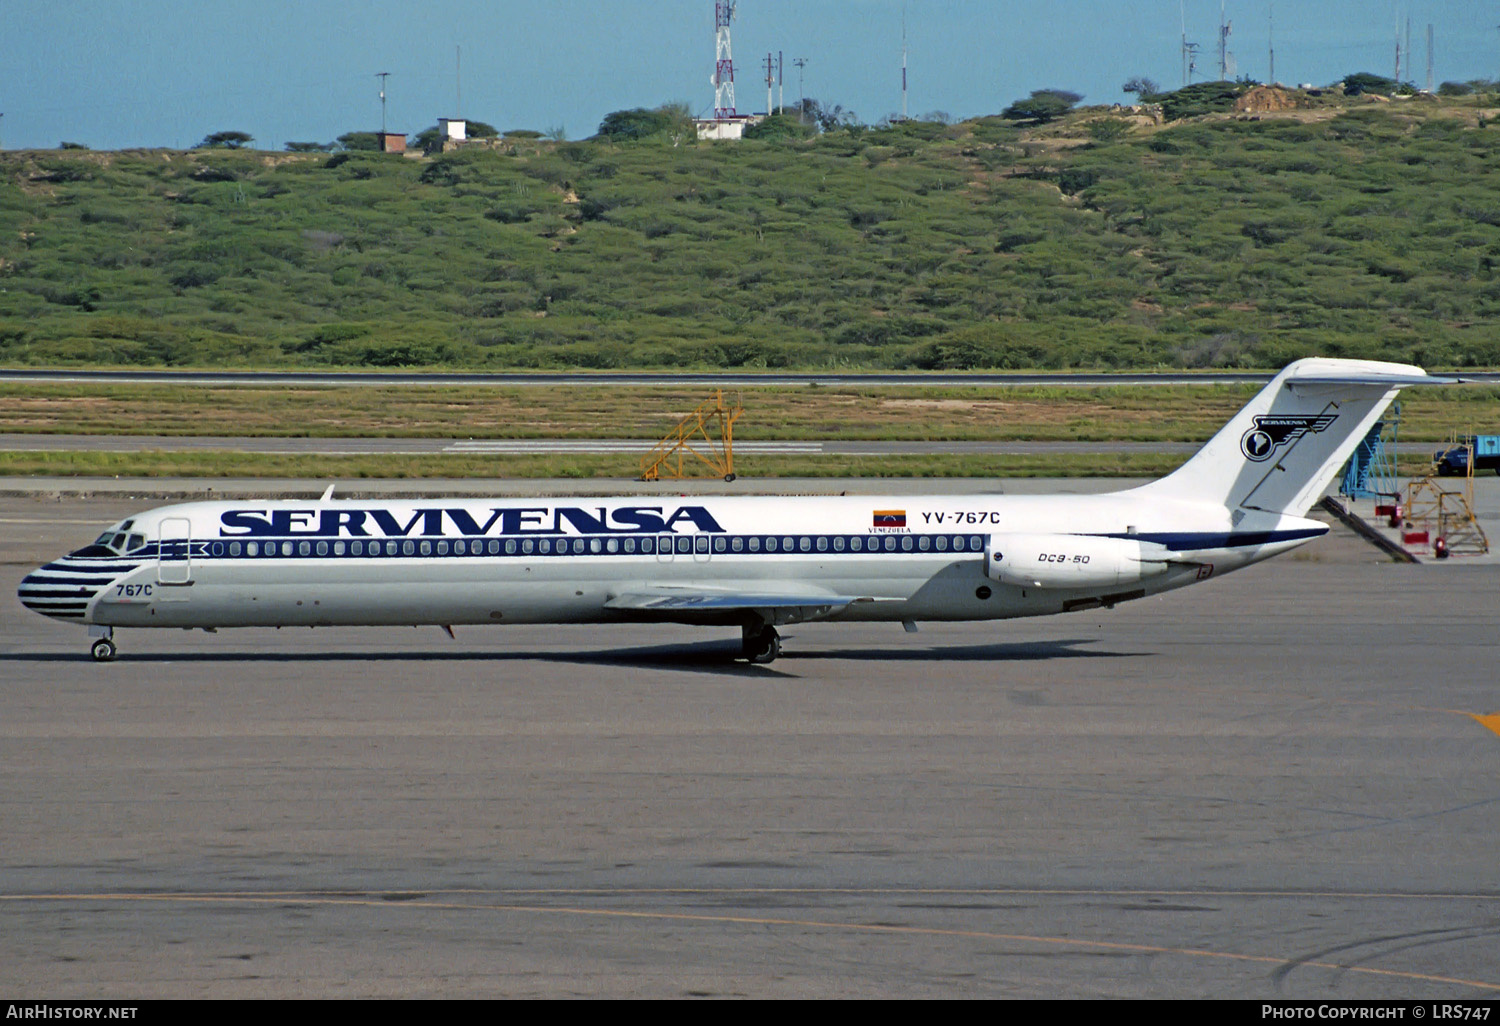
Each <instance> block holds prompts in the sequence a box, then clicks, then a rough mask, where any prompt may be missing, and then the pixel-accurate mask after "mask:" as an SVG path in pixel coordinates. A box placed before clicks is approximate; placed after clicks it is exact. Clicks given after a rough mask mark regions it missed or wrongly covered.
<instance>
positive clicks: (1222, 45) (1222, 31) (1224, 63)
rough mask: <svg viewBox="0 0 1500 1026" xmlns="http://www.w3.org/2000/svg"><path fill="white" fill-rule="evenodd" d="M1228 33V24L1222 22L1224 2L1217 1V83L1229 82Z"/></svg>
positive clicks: (1222, 0)
mask: <svg viewBox="0 0 1500 1026" xmlns="http://www.w3.org/2000/svg"><path fill="white" fill-rule="evenodd" d="M1229 31H1230V23H1229V22H1227V21H1225V20H1224V0H1219V81H1220V82H1227V81H1229V75H1230V68H1229V64H1230V59H1231V58H1230V55H1229Z"/></svg>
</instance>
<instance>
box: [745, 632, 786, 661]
mask: <svg viewBox="0 0 1500 1026" xmlns="http://www.w3.org/2000/svg"><path fill="white" fill-rule="evenodd" d="M779 655H781V635H780V634H777V633H776V628H775V627H766V628H764V629H763V630H761V631H760V632H759V633H757V634H755V635H754V636H752V637H747V638H746V639H745V658H746V659H748V660H749V661H750V662H752V663H754V664H756V665H760V666H763V665H765V664H766V663H770V662H775V660H776V657H777V656H779Z"/></svg>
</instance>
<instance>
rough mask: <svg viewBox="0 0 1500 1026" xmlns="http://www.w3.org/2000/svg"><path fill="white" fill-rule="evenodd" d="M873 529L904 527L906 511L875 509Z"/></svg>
mask: <svg viewBox="0 0 1500 1026" xmlns="http://www.w3.org/2000/svg"><path fill="white" fill-rule="evenodd" d="M873 526H875V527H905V526H906V510H904V509H877V510H876V511H875V518H874V525H873Z"/></svg>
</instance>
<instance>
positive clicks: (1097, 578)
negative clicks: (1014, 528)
mask: <svg viewBox="0 0 1500 1026" xmlns="http://www.w3.org/2000/svg"><path fill="white" fill-rule="evenodd" d="M989 541H990V545H989V549H988V550H987V551H986V552H985V554H984V572H985V574H987V575H988V576H989V577H992V578H993V579H995V580H997V581H1000V582H1001V583H1002V584H1013V585H1017V586H1019V587H1023V588H1111V587H1114V586H1115V585H1120V584H1133V583H1135V582H1137V581H1141V580H1144V579H1145V578H1147V577H1155V576H1156V575H1157V574H1164V573H1166V572H1167V569H1168V567H1169V566H1170V559H1171V555H1172V553H1171V550H1169V549H1167V548H1166V547H1165V546H1162V545H1157V544H1156V543H1154V542H1142V541H1138V540H1136V539H1134V538H1100V537H1097V536H1095V535H1086V534H992V535H990V538H989Z"/></svg>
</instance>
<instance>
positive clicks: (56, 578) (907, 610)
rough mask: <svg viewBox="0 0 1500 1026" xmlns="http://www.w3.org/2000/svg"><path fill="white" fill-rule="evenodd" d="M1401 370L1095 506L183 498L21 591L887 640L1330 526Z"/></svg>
mask: <svg viewBox="0 0 1500 1026" xmlns="http://www.w3.org/2000/svg"><path fill="white" fill-rule="evenodd" d="M1444 383H1447V382H1446V381H1444V380H1443V379H1438V378H1433V377H1429V376H1428V375H1427V374H1426V373H1425V372H1424V371H1423V370H1421V369H1420V368H1418V367H1411V366H1406V365H1403V364H1393V363H1374V362H1369V361H1356V360H1328V359H1308V360H1299V361H1298V362H1296V363H1294V364H1292V365H1291V366H1289V367H1287V368H1286V369H1285V370H1283V371H1282V372H1281V373H1280V374H1278V375H1277V376H1276V377H1275V379H1274V380H1272V381H1271V383H1270V384H1268V385H1267V386H1266V387H1265V389H1264V390H1263V391H1261V392H1260V393H1259V394H1258V395H1256V396H1255V398H1254V399H1252V400H1251V402H1250V403H1249V405H1247V406H1246V407H1245V408H1244V409H1243V410H1241V411H1240V412H1239V414H1238V415H1236V416H1235V417H1234V419H1232V420H1231V421H1230V422H1229V423H1228V424H1227V425H1226V426H1225V427H1224V428H1223V429H1222V430H1221V431H1219V433H1218V434H1217V435H1215V436H1214V437H1213V439H1212V440H1210V441H1209V442H1208V444H1207V445H1205V446H1204V447H1203V448H1202V449H1201V450H1200V451H1199V452H1198V453H1197V454H1196V455H1195V456H1194V457H1193V458H1192V459H1190V460H1189V461H1188V462H1187V463H1185V464H1184V465H1183V466H1182V467H1180V468H1179V469H1178V470H1177V471H1176V472H1174V473H1173V474H1171V475H1169V476H1168V477H1165V478H1162V479H1161V480H1159V481H1155V482H1153V483H1151V484H1148V485H1145V486H1143V487H1139V488H1133V489H1130V490H1128V491H1122V492H1114V493H1110V494H1104V495H1068V496H1043V495H947V496H944V495H934V496H927V497H920V498H917V497H904V498H895V497H885V498H866V497H824V498H772V497H719V498H707V497H705V498H694V499H687V498H680V499H671V500H656V499H650V498H642V497H638V496H637V497H632V498H618V499H574V500H562V501H553V500H541V499H537V500H521V501H493V500H472V499H431V500H426V501H417V502H399V503H384V502H372V501H365V500H336V499H333V498H331V493H332V489H331V488H330V489H329V492H328V493H325V495H324V497H323V498H322V499H320V500H318V501H315V502H305V501H284V500H279V501H265V502H194V503H187V504H182V505H175V506H163V507H161V508H159V509H153V510H150V511H148V512H145V513H140V514H137V515H136V516H133V517H130V518H128V519H126V520H123V521H121V522H120V523H118V524H116V525H114V526H113V527H111V528H110V529H109V530H107V531H105V532H104V533H103V534H102V535H100V536H99V538H98V540H97V541H95V542H94V543H93V544H92V545H89V546H87V547H85V548H82V549H79V550H78V551H76V552H73V553H70V554H69V555H67V556H63V557H61V558H59V559H57V560H55V561H53V562H50V563H48V564H46V565H45V566H43V567H40V568H39V569H37V570H36V571H35V572H33V573H31V574H29V575H28V576H27V577H26V578H25V580H23V581H22V582H21V587H20V597H21V601H22V603H24V604H25V605H26V606H27V607H28V608H29V609H33V610H35V611H37V612H39V613H43V614H45V615H47V616H51V617H55V618H57V619H61V620H67V621H70V622H75V623H81V624H85V625H87V626H88V628H89V634H90V635H91V636H92V637H94V638H95V639H96V640H95V641H94V642H93V657H94V658H95V659H97V660H100V661H107V660H110V659H113V658H114V657H115V652H116V649H115V643H114V640H113V636H114V630H115V628H119V627H186V628H193V627H198V628H204V629H206V630H214V629H217V628H220V627H264V626H277V627H284V626H308V627H334V626H341V625H351V626H352V625H363V626H382V625H417V624H431V625H437V626H441V627H445V628H447V629H448V630H449V631H450V633H451V630H452V627H453V626H455V625H458V624H511V623H533V624H534V623H557V624H587V623H619V622H637V623H639V622H653V621H656V622H660V621H671V622H677V623H688V624H703V625H710V626H723V627H733V626H738V627H740V628H741V631H742V635H743V644H744V652H743V654H744V657H745V658H746V659H748V660H750V661H751V662H756V663H768V662H770V661H771V660H773V659H775V658H776V657H777V655H778V654H779V652H780V638H779V636H778V634H777V631H776V628H777V627H779V626H783V625H786V624H793V623H800V622H803V621H808V620H830V621H853V620H861V621H873V620H883V621H891V622H899V623H902V624H904V625H905V626H906V627H907V629H908V630H915V624H916V622H917V621H920V620H996V619H1006V618H1009V617H1018V616H1041V615H1045V614H1049V613H1067V612H1072V611H1075V610H1082V609H1093V608H1097V607H1100V606H1104V607H1113V606H1115V605H1117V604H1118V603H1121V602H1129V601H1130V600H1132V599H1138V598H1142V597H1144V596H1147V595H1154V594H1157V593H1159V592H1163V591H1168V590H1170V589H1173V588H1180V587H1183V586H1184V585H1188V584H1193V583H1195V582H1198V581H1205V580H1208V579H1209V578H1210V577H1215V576H1219V575H1221V574H1224V573H1227V572H1228V571H1231V570H1237V569H1239V568H1240V567H1244V566H1248V565H1250V564H1251V563H1256V562H1259V561H1260V560H1263V559H1267V558H1269V557H1271V556H1274V555H1277V554H1279V553H1282V552H1286V551H1287V550H1289V549H1292V548H1295V547H1297V546H1298V545H1301V544H1303V543H1304V542H1307V541H1309V540H1310V539H1313V538H1316V537H1318V536H1320V535H1322V534H1324V533H1325V532H1326V531H1327V527H1326V526H1325V525H1323V524H1321V523H1318V522H1316V521H1313V520H1307V519H1304V514H1305V513H1306V512H1307V510H1308V508H1309V507H1310V506H1311V505H1312V504H1313V503H1314V502H1316V501H1317V500H1318V499H1319V498H1320V497H1321V496H1322V494H1323V492H1324V490H1325V489H1326V488H1327V487H1328V484H1329V482H1330V481H1331V480H1332V479H1333V476H1334V475H1335V474H1336V473H1337V472H1338V471H1339V469H1340V467H1341V466H1342V465H1343V463H1344V461H1345V460H1346V459H1347V458H1348V457H1349V454H1350V453H1351V452H1352V451H1353V449H1354V447H1355V446H1356V445H1357V444H1358V443H1359V441H1360V440H1361V439H1362V438H1364V437H1365V435H1366V434H1367V433H1368V432H1369V430H1370V427H1371V425H1372V424H1373V423H1374V422H1375V420H1376V419H1377V418H1378V417H1379V416H1380V414H1381V413H1382V412H1383V411H1384V410H1385V408H1386V406H1387V405H1389V403H1390V402H1391V400H1392V399H1394V398H1395V396H1396V393H1397V391H1398V390H1399V389H1400V388H1401V387H1402V386H1404V385H1420V384H1444Z"/></svg>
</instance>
